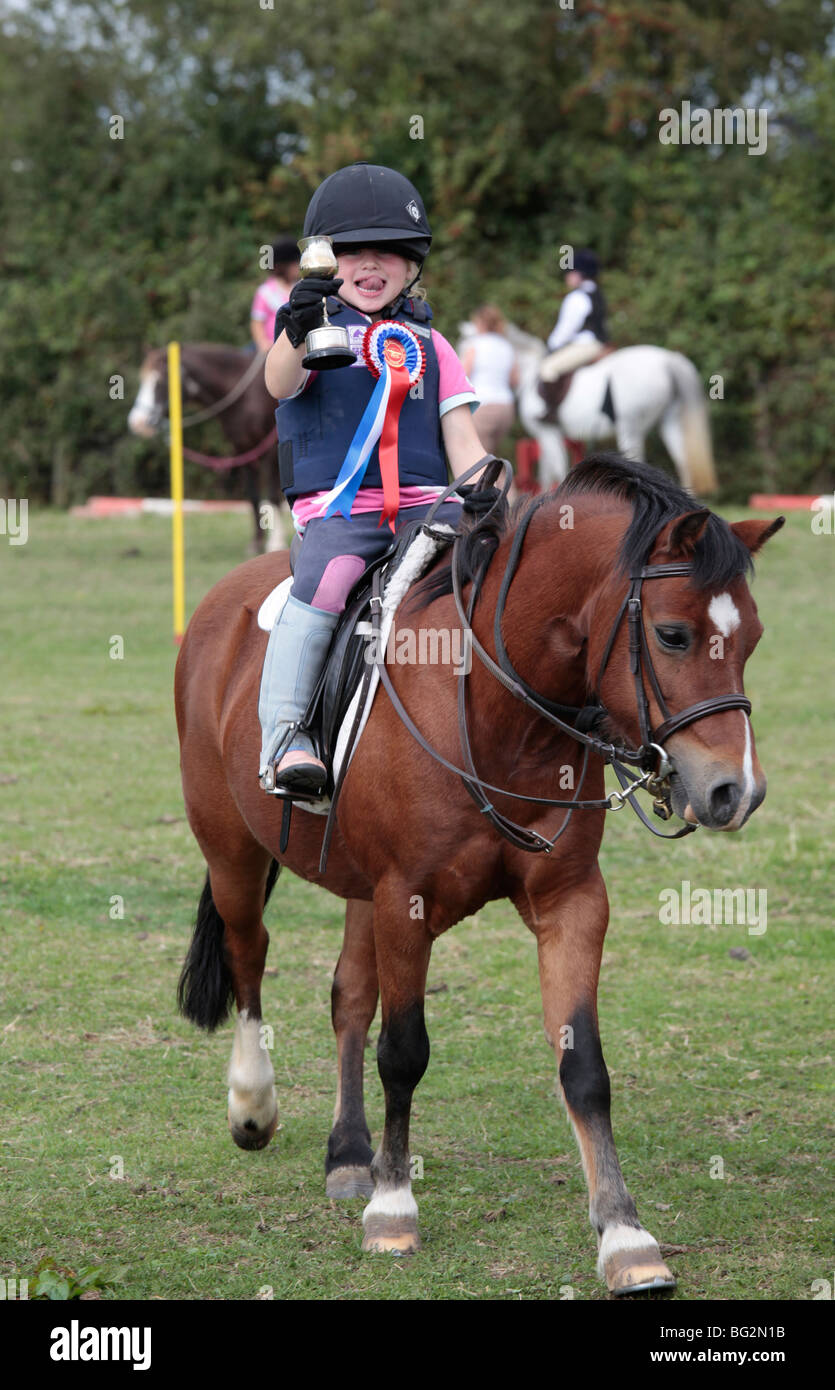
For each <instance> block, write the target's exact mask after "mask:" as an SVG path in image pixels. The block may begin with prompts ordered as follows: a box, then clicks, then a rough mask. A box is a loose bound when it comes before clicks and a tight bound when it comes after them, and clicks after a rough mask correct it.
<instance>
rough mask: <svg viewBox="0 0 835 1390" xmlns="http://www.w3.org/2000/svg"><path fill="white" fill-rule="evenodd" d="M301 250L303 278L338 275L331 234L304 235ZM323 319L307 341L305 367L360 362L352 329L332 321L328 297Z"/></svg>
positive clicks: (300, 270)
mask: <svg viewBox="0 0 835 1390" xmlns="http://www.w3.org/2000/svg"><path fill="white" fill-rule="evenodd" d="M299 250H300V251H301V253H302V256H301V260H300V262H299V274H300V275H301V277H302V279H306V278H307V276H308V275H315V276H317V277H319V278H325V279H330V278H331V277H332V276H334V275H335V274H336V271H337V263H336V256H335V255H334V250H333V242H332V241H331V238H330V237H329V236H308V237H302V239H301V241H300V242H299ZM322 320H323V321H322V326H321V328H311V330H310V332H309V333H308V334H307V337H306V338H305V340H304V345H305V349H306V353H305V357H304V358H303V361H302V366H304V367H313V368H315V369H316V370H317V371H320V372H321V371H330V370H331V369H332V368H334V367H350V366H351V363H352V362H356V360H357V354H356V353H355V352H354V350H353V348H352V347H351V344H350V342H349V339H348V330H347V329H345V328H339V327H336V326H335V325H334V324H332V323H331V322H330V320H329V319H328V305H327V300H326V299H324V298H323V299H322Z"/></svg>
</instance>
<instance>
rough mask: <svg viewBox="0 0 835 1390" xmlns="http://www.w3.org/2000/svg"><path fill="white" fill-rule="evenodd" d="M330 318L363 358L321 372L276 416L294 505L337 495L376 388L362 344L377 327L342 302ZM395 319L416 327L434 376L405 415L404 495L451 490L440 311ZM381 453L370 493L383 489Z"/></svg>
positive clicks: (373, 460)
mask: <svg viewBox="0 0 835 1390" xmlns="http://www.w3.org/2000/svg"><path fill="white" fill-rule="evenodd" d="M328 317H329V318H330V319H331V321H332V322H333V323H334V324H335V325H338V326H339V327H344V328H347V330H348V335H349V338H350V340H351V347H352V348H353V349H354V351H355V352H356V353H357V354H358V360H357V362H356V363H355V365H354V366H352V367H340V368H338V369H336V370H335V371H326V372H317V373H316V374H315V375H314V376H313V379H312V380H310V381H308V384H307V386H306V388H305V390H304V391H302V392H301V394H300V395H298V396H292V397H290V398H289V399H288V400H285V401H282V402H281V404H280V405H279V407H278V409H277V410H276V412H275V418H276V426H277V429H278V440H279V444H278V464H279V473H280V478H281V487H282V491H283V492H284V495H285V496H286V497H287V499H288V501H290V502H292V501H293V500H294V499H295V498H296V497H299V496H300V495H302V494H303V493H306V492H321V491H324V490H327V489H328V488H331V487H333V485H334V483H335V482H336V479H337V475H338V473H339V470H340V468H341V466H342V462H343V460H344V458H345V455H346V454H347V452H348V449H349V447H350V444H351V441H352V440H353V438H354V434H355V433H356V429H357V426H358V425H359V422H360V420H361V419H362V415H363V411H364V410H365V407H366V406H367V404H368V401H369V399H370V397H371V393H372V392H373V390H374V387H375V385H376V380H377V379H376V377H374V376H373V375H372V373H371V372H370V371H369V369H368V367H367V366H366V365H365V362H364V361H363V359H362V354H361V343H362V338H363V334H364V333H365V330H366V329H367V328H368V327H369V320H368V319H367V318H366V316H365V315H364V314H362V313H360V311H359V310H358V309H354V308H353V307H352V306H351V305H350V304H345V303H343V301H342V300H341V299H336V298H329V299H328ZM391 317H392V318H395V319H398V320H400V321H401V322H403V323H406V324H408V325H409V327H410V328H411V329H413V331H414V332H415V334H416V335H417V337H418V338H419V340H420V343H421V346H422V348H423V351H424V353H425V355H426V370H425V372H424V374H423V376H422V377H421V378H420V380H419V381H418V382H416V384H415V385H414V386H413V387H412V388H411V390H410V391H409V392H408V394H407V396H406V399H405V400H404V402H403V405H402V408H401V411H400V423H399V429H398V459H399V464H400V469H399V477H400V486H401V487H414V486H420V485H424V486H425V485H430V486H431V485H441V486H443V487H445V486H446V484H447V480H448V473H447V460H446V454H445V452H444V446H443V437H442V435H441V422H440V418H439V415H438V392H439V384H440V373H439V369H438V358H437V354H436V352H435V348H434V345H433V343H432V333H431V329H430V327H429V320H430V319H431V317H432V310H431V309H430V308H429V305H428V304H424V303H423V302H422V301H421V300H412V299H407V300H406V301H405V302H404V303H403V305H402V307H401V308H400V309H399V310H398V312H397V313H396V314H392V315H391ZM382 485H383V480H382V477H381V476H380V454H379V445H377V444H375V445H374V449H373V451H372V453H371V457H370V458H369V460H368V467H367V468H366V471H365V476H364V477H363V480H362V483H361V486H362V487H382Z"/></svg>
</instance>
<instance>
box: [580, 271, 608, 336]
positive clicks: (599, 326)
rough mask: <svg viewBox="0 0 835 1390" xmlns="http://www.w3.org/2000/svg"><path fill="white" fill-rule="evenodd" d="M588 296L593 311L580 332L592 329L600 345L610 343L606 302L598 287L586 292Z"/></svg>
mask: <svg viewBox="0 0 835 1390" xmlns="http://www.w3.org/2000/svg"><path fill="white" fill-rule="evenodd" d="M586 294H587V295H588V296H589V299H590V300H591V309H590V311H589V313H588V314H587V315H586V318H585V320H584V322H583V323H582V325H581V327H580V332H581V333H582V332H584V331H585V329H587V328H588V329H591V332H592V333H593V334H594V336H595V338H596V339H597V341H598V342H599V343H608V341H609V327H608V324H607V323H606V300H605V299H604V298H603V294H602V292H601V291H600V290H599V289H598V287H597V285H595V287H594V289H593V290H586Z"/></svg>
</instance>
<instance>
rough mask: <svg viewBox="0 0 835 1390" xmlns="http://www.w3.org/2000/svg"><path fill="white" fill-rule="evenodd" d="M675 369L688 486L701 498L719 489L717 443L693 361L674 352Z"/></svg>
mask: <svg viewBox="0 0 835 1390" xmlns="http://www.w3.org/2000/svg"><path fill="white" fill-rule="evenodd" d="M671 358H672V361H671V371H672V376H673V382H674V384H675V388H676V395H677V401H676V403H675V404H676V407H677V413H678V423H679V426H680V429H681V442H682V447H683V451H684V467H685V470H686V473H687V476H686V478H684V479H682V481H683V483H684V485H685V487H687V488H689V489H690V491H691V492H694V493H695V494H696V496H697V497H710V496H712V495H713V494H714V493H716V492H718V490H719V482H718V480H717V477H716V465H715V464H714V461H713V443H712V441H711V438H710V424H709V422H708V417H707V406H706V404H705V396H704V391H703V390H702V383H701V381H700V379H699V374H698V372H697V371H696V368H695V367H694V366H693V363H692V362H690V361H688V359H687V358H686V357H684V356H683V354H682V353H680V352H675V353H672V354H671Z"/></svg>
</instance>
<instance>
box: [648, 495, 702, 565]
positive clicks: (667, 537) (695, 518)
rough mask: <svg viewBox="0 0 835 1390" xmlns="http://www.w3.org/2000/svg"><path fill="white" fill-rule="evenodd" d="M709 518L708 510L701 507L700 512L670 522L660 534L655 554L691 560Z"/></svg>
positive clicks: (689, 513) (688, 513)
mask: <svg viewBox="0 0 835 1390" xmlns="http://www.w3.org/2000/svg"><path fill="white" fill-rule="evenodd" d="M709 516H710V511H709V510H708V508H707V507H700V508H699V510H698V511H695V512H685V513H684V516H677V517H676V518H675V520H674V521H669V522H668V523H667V525H666V526H665V527H664V528H663V530H662V531H661V532H660V533H659V536H658V540H657V542H656V544H655V547H654V554H656V555H668V556H670V557H673V556H675V557H676V558H677V559H685V560H689V559H690V557H691V556H692V554H693V551H694V550H695V548H696V542H697V541H698V539H699V537H700V536H701V534H702V532H703V531H704V529H705V527H706V526H707V523H708V518H709Z"/></svg>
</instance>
